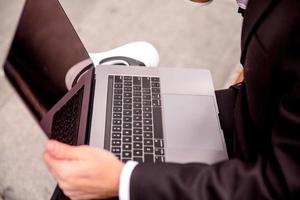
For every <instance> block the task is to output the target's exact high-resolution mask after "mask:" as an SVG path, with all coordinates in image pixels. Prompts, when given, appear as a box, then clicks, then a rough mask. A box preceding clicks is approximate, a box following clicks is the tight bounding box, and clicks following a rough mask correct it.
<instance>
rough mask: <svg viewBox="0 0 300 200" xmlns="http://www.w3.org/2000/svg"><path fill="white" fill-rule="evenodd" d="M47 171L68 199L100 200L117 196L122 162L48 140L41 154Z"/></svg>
mask: <svg viewBox="0 0 300 200" xmlns="http://www.w3.org/2000/svg"><path fill="white" fill-rule="evenodd" d="M44 160H45V161H46V163H47V165H48V168H49V170H50V171H51V172H52V174H53V175H54V177H55V178H56V180H57V181H58V185H59V186H60V187H61V188H62V189H63V191H64V193H65V194H66V195H67V196H68V197H70V198H71V199H104V198H109V197H114V196H118V190H119V177H120V175H121V171H122V168H123V166H124V163H122V162H121V161H120V160H118V159H117V158H116V157H115V156H114V155H113V154H112V153H110V152H109V151H105V150H101V149H98V148H93V147H88V146H78V147H73V146H69V145H66V144H63V143H60V142H57V141H53V140H50V141H49V142H48V144H47V146H46V151H45V153H44Z"/></svg>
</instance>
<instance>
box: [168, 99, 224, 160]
mask: <svg viewBox="0 0 300 200" xmlns="http://www.w3.org/2000/svg"><path fill="white" fill-rule="evenodd" d="M163 101H164V124H165V126H164V127H165V130H164V131H165V137H166V140H165V141H166V161H174V162H195V161H200V162H206V163H212V162H216V161H219V160H222V159H226V157H227V156H226V150H225V149H224V148H222V147H223V144H222V133H221V130H220V129H219V128H218V127H219V125H218V124H216V123H217V122H218V120H217V117H218V116H217V114H216V113H217V112H216V109H215V106H214V99H213V96H208V95H180V94H164V95H163Z"/></svg>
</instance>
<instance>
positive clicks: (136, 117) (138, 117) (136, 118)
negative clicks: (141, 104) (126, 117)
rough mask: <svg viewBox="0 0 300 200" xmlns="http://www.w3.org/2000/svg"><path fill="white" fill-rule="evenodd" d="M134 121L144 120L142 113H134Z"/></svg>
mask: <svg viewBox="0 0 300 200" xmlns="http://www.w3.org/2000/svg"><path fill="white" fill-rule="evenodd" d="M133 121H142V115H133Z"/></svg>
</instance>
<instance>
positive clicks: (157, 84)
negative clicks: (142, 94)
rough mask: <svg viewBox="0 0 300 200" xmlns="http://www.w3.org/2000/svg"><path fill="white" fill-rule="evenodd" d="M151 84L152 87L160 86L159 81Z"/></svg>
mask: <svg viewBox="0 0 300 200" xmlns="http://www.w3.org/2000/svg"><path fill="white" fill-rule="evenodd" d="M151 86H152V87H156V88H159V87H160V84H159V83H151Z"/></svg>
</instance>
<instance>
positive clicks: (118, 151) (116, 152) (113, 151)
mask: <svg viewBox="0 0 300 200" xmlns="http://www.w3.org/2000/svg"><path fill="white" fill-rule="evenodd" d="M111 152H112V153H114V154H120V153H121V148H120V147H112V148H111Z"/></svg>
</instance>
